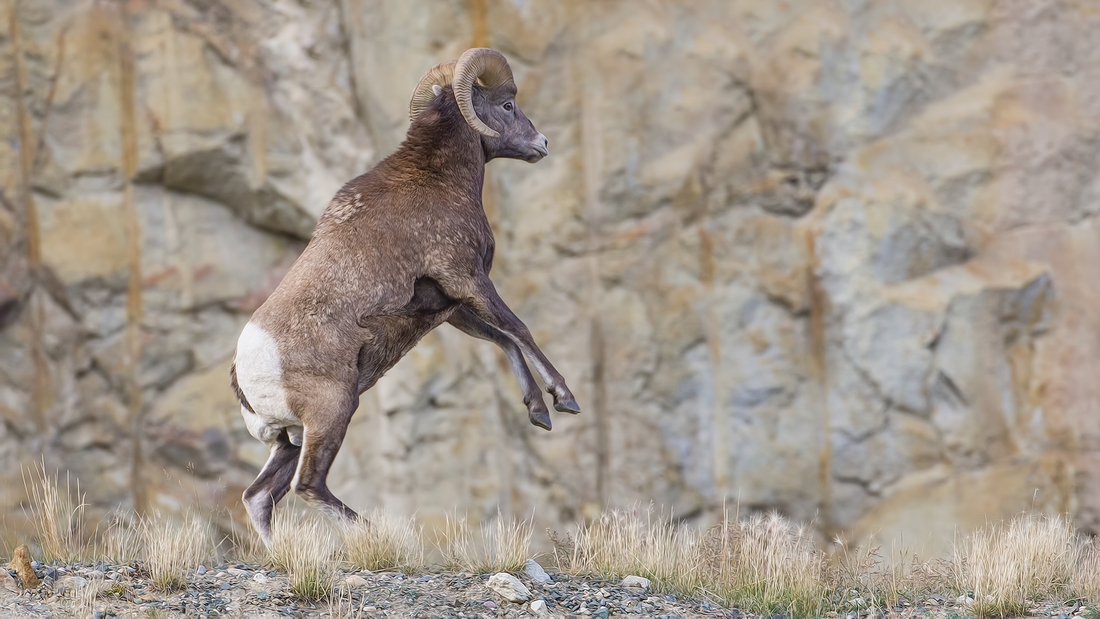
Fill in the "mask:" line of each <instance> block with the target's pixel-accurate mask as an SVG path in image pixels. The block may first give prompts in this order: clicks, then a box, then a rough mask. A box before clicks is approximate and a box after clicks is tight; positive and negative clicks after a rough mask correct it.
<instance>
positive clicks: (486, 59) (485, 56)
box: [451, 47, 515, 138]
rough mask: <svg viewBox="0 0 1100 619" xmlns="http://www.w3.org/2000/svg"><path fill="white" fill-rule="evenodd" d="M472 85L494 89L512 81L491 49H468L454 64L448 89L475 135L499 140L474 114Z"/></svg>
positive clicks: (500, 57) (503, 62)
mask: <svg viewBox="0 0 1100 619" xmlns="http://www.w3.org/2000/svg"><path fill="white" fill-rule="evenodd" d="M474 82H481V85H482V86H484V87H485V88H498V87H500V86H502V85H504V84H507V83H509V82H511V83H512V84H513V87H514V85H515V81H514V79H513V78H512V68H511V67H509V66H508V61H507V60H505V58H504V55H503V54H501V53H500V52H498V51H496V50H495V49H489V48H486V47H477V48H474V49H468V50H466V52H465V53H463V54H462V56H460V57H459V58H458V60H456V61H455V65H454V81H453V82H452V84H451V86H452V88H453V89H454V93H455V101H457V102H458V109H459V111H460V112H462V116H463V117H464V118H465V119H466V122H467V123H469V125H470V126H471V127H473V128H474V130H475V131H477V132H478V133H480V134H482V135H484V136H488V137H491V138H495V137H500V134H499V133H497V132H496V131H494V130H493V129H491V128H490V127H489V125H486V124H485V123H484V122H482V121H481V119H480V118H478V117H477V114H476V113H475V112H474V101H473V96H474V93H473V88H474Z"/></svg>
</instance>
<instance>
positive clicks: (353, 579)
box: [344, 574, 368, 589]
mask: <svg viewBox="0 0 1100 619" xmlns="http://www.w3.org/2000/svg"><path fill="white" fill-rule="evenodd" d="M344 584H346V585H347V586H348V587H350V588H352V589H357V588H359V587H365V586H367V584H368V583H367V579H366V578H363V577H362V576H360V575H359V574H352V575H351V576H348V577H347V578H345V579H344Z"/></svg>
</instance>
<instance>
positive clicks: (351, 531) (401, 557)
mask: <svg viewBox="0 0 1100 619" xmlns="http://www.w3.org/2000/svg"><path fill="white" fill-rule="evenodd" d="M421 531H422V527H420V526H418V525H417V523H416V521H415V520H414V519H413V518H408V517H403V516H397V515H394V514H390V513H387V512H386V511H384V510H382V509H381V508H375V509H373V510H371V512H370V513H369V514H367V517H366V518H365V519H360V520H359V521H357V522H355V523H353V524H351V525H349V526H347V527H345V528H344V529H343V530H342V531H341V533H342V535H341V537H342V538H343V542H344V549H345V553H346V554H347V558H348V561H349V562H350V563H351V564H352V566H353V567H355V568H357V569H362V570H371V571H375V572H377V571H382V570H400V571H402V572H405V573H406V574H410V573H412V572H415V571H417V570H419V569H421V568H423V567H424V547H423V545H422V544H421V543H420V534H421Z"/></svg>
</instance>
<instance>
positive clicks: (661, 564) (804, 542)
mask: <svg viewBox="0 0 1100 619" xmlns="http://www.w3.org/2000/svg"><path fill="white" fill-rule="evenodd" d="M551 540H552V541H553V542H554V546H555V556H556V558H557V562H558V568H559V569H561V570H562V571H564V572H568V573H571V574H594V575H596V576H600V577H602V578H610V579H618V578H622V577H623V576H626V575H629V574H634V575H638V576H644V577H646V578H649V579H650V580H651V581H653V583H654V585H655V586H656V587H657V589H658V590H664V591H674V592H677V593H681V594H684V595H697V594H709V595H711V596H714V597H716V598H718V599H720V600H722V601H723V602H724V603H726V604H729V605H731V606H736V607H738V608H741V609H742V610H746V611H749V612H752V613H761V614H764V613H767V614H770V613H774V612H780V613H787V614H790V615H792V616H796V617H799V616H811V615H814V614H816V613H817V612H818V611H819V610H820V609H821V607H822V602H823V596H824V593H825V585H824V555H823V554H822V553H821V552H820V551H818V550H817V549H816V548H815V547H814V544H813V540H812V538H811V537H810V535H809V533H808V532H807V531H806V530H805V529H804V528H802V527H796V526H794V525H793V524H791V523H790V522H788V521H787V520H785V519H784V518H782V517H781V516H778V515H771V516H767V517H764V516H755V517H753V518H750V519H748V520H745V521H741V522H739V521H730V520H729V519H728V518H727V519H726V520H725V521H724V522H723V523H722V524H721V525H718V526H716V527H713V528H712V529H710V530H709V531H706V532H705V533H699V532H696V531H693V530H691V529H688V528H686V527H682V526H678V525H676V524H675V523H674V522H672V520H671V519H661V518H656V519H655V518H653V516H652V513H651V512H649V511H647V512H644V515H641V514H639V513H638V512H637V511H631V512H610V513H607V514H604V515H603V516H601V517H600V518H599V520H597V521H596V522H594V523H592V524H591V525H589V526H586V527H582V528H581V529H580V530H579V531H578V532H577V534H576V537H575V538H573V537H568V538H565V539H564V540H563V539H560V538H558V537H557V536H556V535H554V534H551Z"/></svg>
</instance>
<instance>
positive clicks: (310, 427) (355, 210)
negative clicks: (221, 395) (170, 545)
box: [230, 49, 580, 545]
mask: <svg viewBox="0 0 1100 619" xmlns="http://www.w3.org/2000/svg"><path fill="white" fill-rule="evenodd" d="M515 96H516V84H515V82H514V81H513V79H512V71H511V69H510V68H509V66H508V61H507V60H505V59H504V56H502V55H501V54H500V53H499V52H496V51H494V50H491V49H471V50H468V51H467V52H466V53H464V54H462V57H461V58H459V59H458V60H457V61H454V62H449V63H446V64H441V65H438V66H436V67H434V68H433V69H431V70H430V71H428V73H426V74H425V75H424V77H423V78H421V80H420V83H419V84H418V85H417V86H416V90H415V91H414V92H413V95H412V101H411V102H410V104H409V116H410V118H411V119H412V126H411V127H409V131H408V134H407V136H406V138H405V141H404V142H403V143H402V144H401V146H399V147H398V149H397V151H396V152H394V153H393V154H392V155H390V156H389V157H387V158H386V159H384V160H383V161H382V162H381V163H379V164H378V165H377V166H376V167H375V168H374V169H373V170H371V171H369V172H367V173H366V174H363V175H362V176H359V177H357V178H355V179H353V180H351V181H350V182H348V183H347V184H346V185H344V187H343V188H341V189H340V191H338V192H337V193H336V196H335V197H334V198H333V199H332V201H331V202H330V203H329V205H328V208H327V209H325V212H324V214H323V215H322V216H321V219H320V221H319V222H318V224H317V230H316V231H315V232H314V233H313V239H312V240H311V241H310V242H309V245H308V246H307V247H306V249H305V251H304V252H302V255H301V256H300V257H299V258H298V260H297V261H296V262H295V263H294V266H292V267H291V269H290V272H289V273H287V275H286V277H285V278H284V279H283V281H282V283H280V284H279V287H278V288H276V289H275V291H274V292H273V293H272V294H271V296H270V297H269V298H268V300H267V302H265V303H264V304H263V305H262V306H260V308H259V309H257V310H256V312H255V314H253V316H252V319H251V320H250V321H249V322H248V324H247V325H245V328H244V332H243V333H241V337H240V340H239V341H238V342H237V353H236V357H235V359H234V364H233V367H232V369H231V370H230V374H231V381H232V384H233V388H234V389H235V390H236V392H237V396H238V398H239V399H240V401H241V405H242V408H241V414H242V415H243V416H244V420H245V424H246V425H247V426H248V431H249V432H250V433H251V434H252V436H255V437H256V438H257V439H259V440H261V441H263V442H264V443H266V444H267V445H268V447H269V448H270V450H271V455H270V457H269V458H268V461H267V464H265V465H264V467H263V469H262V470H261V471H260V474H259V476H258V477H257V478H256V481H254V482H253V483H252V485H251V486H249V487H248V489H247V490H245V493H244V504H245V506H246V508H247V509H248V512H249V515H250V516H251V518H252V523H253V525H254V526H255V527H256V530H257V532H259V534H260V537H261V538H263V540H264V542H265V543H266V544H268V545H270V543H271V512H272V509H273V508H274V506H275V504H276V503H278V501H279V500H280V499H282V498H283V496H285V495H286V493H287V491H288V490H289V489H290V488H291V487H293V488H294V491H295V492H296V493H298V495H300V496H301V497H303V498H304V499H305V500H307V501H309V502H310V503H313V504H315V505H317V506H318V507H321V508H323V509H325V510H326V511H328V512H329V513H330V514H331V515H333V516H334V517H337V518H343V519H349V520H351V519H354V518H356V514H355V512H354V511H352V510H351V509H350V508H348V507H347V506H346V505H344V504H343V503H342V502H341V501H340V500H339V499H337V498H336V497H335V496H333V494H332V493H331V492H330V491H329V489H328V485H327V483H326V478H327V476H328V471H329V467H330V466H331V465H332V462H333V459H334V458H335V457H336V452H337V451H338V450H339V449H340V445H341V443H342V442H343V440H344V433H345V432H346V431H347V427H348V423H349V422H350V421H351V416H352V414H353V413H354V412H355V409H356V407H357V406H358V404H359V396H360V394H362V393H363V392H364V391H366V390H367V389H369V388H370V387H371V386H372V385H374V383H375V381H377V380H378V378H379V377H381V376H382V374H384V373H385V372H386V371H387V370H389V369H390V368H391V367H393V366H394V364H395V363H397V361H398V360H399V359H401V357H402V356H404V355H405V353H407V352H408V351H409V350H410V349H411V348H412V347H413V346H414V345H415V344H416V342H417V341H419V340H420V338H422V337H423V336H424V335H425V334H426V333H428V332H429V331H431V330H432V329H434V328H436V327H437V326H439V325H440V324H441V323H443V322H449V323H451V324H452V325H454V326H455V327H457V328H459V329H460V330H462V331H464V332H465V333H468V334H469V335H472V336H474V337H477V338H481V339H484V340H489V341H491V342H494V343H496V344H497V345H498V346H500V347H501V348H502V349H503V350H504V352H505V354H506V355H507V357H508V361H509V363H510V364H511V366H512V370H513V372H514V373H515V375H516V378H517V379H518V381H519V383H520V387H521V389H522V390H523V394H524V397H523V401H524V403H525V404H526V405H527V411H528V415H529V418H530V420H531V423H533V424H535V425H536V426H539V427H542V428H545V429H547V430H549V429H550V414H549V412H548V411H547V409H546V404H545V403H544V402H543V400H542V394H541V392H540V391H539V388H538V385H537V384H536V383H535V379H534V377H532V376H531V372H530V370H528V369H527V364H526V363H525V362H524V356H526V357H527V358H528V359H530V360H531V362H532V363H534V364H535V369H536V370H537V371H538V373H539V375H540V376H542V379H543V382H545V384H546V390H547V391H548V392H549V393H550V394H551V395H553V397H554V408H555V409H556V410H558V411H562V412H567V413H578V412H580V408H579V407H578V406H577V402H576V400H575V399H574V398H573V394H572V392H570V390H569V387H568V386H566V384H565V379H564V378H562V376H561V374H559V373H558V371H557V370H555V369H554V366H553V365H551V364H550V361H548V360H547V359H546V356H545V355H544V354H543V353H542V351H541V350H539V347H538V346H537V345H536V344H535V341H534V339H532V337H531V333H530V331H528V330H527V327H526V326H524V324H523V322H521V321H520V319H519V318H517V317H516V315H515V314H514V313H512V310H511V309H509V308H508V306H507V305H506V304H505V303H504V301H503V300H501V298H500V296H499V295H498V294H497V291H496V288H494V287H493V283H492V282H491V281H490V280H489V269H490V268H491V267H492V264H493V247H494V243H493V233H492V230H491V229H490V227H489V222H488V220H487V219H486V217H485V211H484V209H483V207H482V204H481V187H482V182H483V180H484V176H485V164H486V162H488V161H489V160H490V159H495V158H497V157H506V158H510V159H522V160H524V161H528V162H530V163H534V162H536V161H539V160H540V159H542V158H543V157H545V156H546V155H547V154H548V151H547V148H546V147H547V140H546V136H544V135H542V134H541V133H539V132H538V131H537V130H536V129H535V127H534V125H533V124H531V121H530V120H528V119H527V117H526V116H524V115H523V112H521V111H520V109H519V106H517V105H516V102H515Z"/></svg>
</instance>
